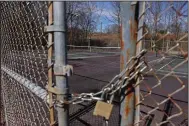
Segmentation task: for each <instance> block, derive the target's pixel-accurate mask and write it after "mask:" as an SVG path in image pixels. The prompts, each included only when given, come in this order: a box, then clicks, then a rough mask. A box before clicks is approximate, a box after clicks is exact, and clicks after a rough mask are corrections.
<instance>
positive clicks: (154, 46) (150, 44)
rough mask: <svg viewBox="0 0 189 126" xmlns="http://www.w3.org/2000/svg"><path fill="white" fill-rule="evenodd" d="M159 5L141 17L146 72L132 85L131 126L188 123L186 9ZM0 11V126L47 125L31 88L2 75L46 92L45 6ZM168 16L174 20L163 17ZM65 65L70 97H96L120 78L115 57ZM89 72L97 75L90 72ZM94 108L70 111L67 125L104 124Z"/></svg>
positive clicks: (12, 5)
mask: <svg viewBox="0 0 189 126" xmlns="http://www.w3.org/2000/svg"><path fill="white" fill-rule="evenodd" d="M164 3H166V4H164V5H163V6H162V8H156V7H154V6H155V5H158V4H159V3H158V2H146V8H145V12H144V15H142V16H144V17H145V29H144V31H146V30H147V32H145V33H147V34H145V33H144V34H145V35H144V36H143V37H142V40H143V44H142V45H143V48H145V49H147V50H148V54H147V55H146V61H147V62H148V67H147V68H146V69H145V73H144V78H143V80H142V81H140V83H137V84H136V85H135V86H139V85H140V104H137V105H136V106H138V105H140V114H139V115H137V116H140V120H139V121H137V122H136V124H139V125H164V124H167V125H180V126H184V125H187V122H188V119H187V117H188V113H187V111H188V100H187V94H188V85H187V79H188V78H187V75H188V73H187V71H186V70H187V67H188V66H187V62H188V53H187V51H188V48H187V45H188V42H187V39H188V31H184V30H183V29H184V28H185V27H186V28H187V27H188V24H187V16H185V13H186V11H185V10H188V6H187V2H180V4H179V5H177V3H175V2H164ZM158 7H160V6H158ZM0 9H1V19H0V21H1V91H2V92H1V99H2V100H1V102H0V103H1V124H2V125H5V123H7V124H8V125H10V126H11V125H21V126H26V125H32V126H40V125H41V126H44V125H45V126H46V125H50V122H49V111H48V109H49V107H48V105H47V104H46V103H45V102H44V99H40V98H39V97H37V96H36V95H35V94H34V92H33V91H32V90H31V89H34V88H33V87H31V88H28V87H25V86H24V84H23V83H26V82H23V83H20V82H18V80H16V79H15V78H12V76H16V75H15V74H12V75H10V72H8V73H7V71H5V70H4V69H5V68H6V69H9V71H14V72H15V73H17V74H19V76H22V78H26V79H28V80H30V81H31V82H32V83H33V84H35V86H39V87H41V88H42V89H45V86H46V85H47V80H48V77H47V70H48V69H47V67H48V65H47V39H48V38H47V34H44V31H43V28H44V26H46V25H47V17H48V5H47V2H0ZM154 9H155V10H154ZM169 14H172V16H173V17H166V16H165V15H169ZM164 18H165V19H164ZM163 20H166V23H165V22H163ZM175 22H176V24H175ZM164 23H165V24H164ZM162 24H164V25H166V29H164V27H163V28H162ZM181 27H182V28H181ZM105 59H106V60H105ZM98 61H100V62H98ZM117 61H118V62H117ZM69 63H71V64H72V65H75V69H74V71H75V73H74V76H73V77H72V78H70V87H71V92H78V93H82V92H86V91H88V92H95V91H98V90H100V89H101V88H102V87H103V86H104V85H105V84H107V83H108V80H110V79H111V77H113V75H115V74H117V73H118V72H119V67H117V66H119V57H117V56H112V57H103V58H102V57H99V58H95V60H94V59H86V60H84V61H73V60H72V61H69ZM94 67H95V68H96V69H91V68H94ZM83 71H85V72H83ZM104 72H107V74H106V75H105V74H104ZM109 75H111V76H109ZM80 84H82V88H81V85H80ZM88 84H90V86H88ZM170 87H171V88H170ZM94 105H95V103H83V104H79V105H70V124H71V125H73V126H75V125H89V124H92V125H102V124H103V122H104V120H103V118H101V117H96V116H93V115H92V112H93V109H94ZM56 120H57V119H56ZM118 122H119V105H115V106H114V109H113V112H112V115H111V117H110V120H109V125H114V126H115V125H118Z"/></svg>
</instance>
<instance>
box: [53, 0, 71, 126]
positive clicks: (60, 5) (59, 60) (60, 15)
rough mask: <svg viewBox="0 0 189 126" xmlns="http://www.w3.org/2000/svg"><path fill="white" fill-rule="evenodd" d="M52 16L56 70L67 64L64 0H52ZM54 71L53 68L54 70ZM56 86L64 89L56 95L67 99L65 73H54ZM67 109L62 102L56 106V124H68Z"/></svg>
mask: <svg viewBox="0 0 189 126" xmlns="http://www.w3.org/2000/svg"><path fill="white" fill-rule="evenodd" d="M53 16H54V25H53V26H54V47H55V67H56V69H57V70H60V69H62V68H63V67H64V66H66V65H67V49H66V36H65V29H66V25H65V24H66V22H65V19H66V18H65V17H66V2H57V1H54V2H53ZM54 71H55V70H54ZM55 79H56V86H57V88H59V89H61V90H63V91H64V93H63V95H58V96H57V98H58V99H60V100H64V99H67V96H68V95H67V94H68V78H67V75H63V76H62V75H58V74H55ZM68 109H69V106H68V105H66V104H64V106H63V107H58V106H57V112H58V125H59V126H68V125H69V124H68V114H69V113H68Z"/></svg>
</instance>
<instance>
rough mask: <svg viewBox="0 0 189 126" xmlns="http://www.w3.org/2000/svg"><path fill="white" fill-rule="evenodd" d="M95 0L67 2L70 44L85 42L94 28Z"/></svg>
mask: <svg viewBox="0 0 189 126" xmlns="http://www.w3.org/2000/svg"><path fill="white" fill-rule="evenodd" d="M95 11H97V7H96V3H95V2H67V27H68V31H69V42H70V43H71V44H85V42H86V41H87V38H88V36H90V34H91V33H92V32H93V31H94V29H95V28H96V21H95V19H96V17H95V16H96V14H95Z"/></svg>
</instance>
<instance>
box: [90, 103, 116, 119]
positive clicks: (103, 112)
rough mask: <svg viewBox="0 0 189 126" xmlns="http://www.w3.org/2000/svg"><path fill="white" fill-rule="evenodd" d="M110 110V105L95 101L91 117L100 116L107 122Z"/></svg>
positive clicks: (111, 106)
mask: <svg viewBox="0 0 189 126" xmlns="http://www.w3.org/2000/svg"><path fill="white" fill-rule="evenodd" d="M112 108H113V105H112V104H109V103H106V102H103V101H97V103H96V106H95V109H94V112H93V115H96V116H102V117H104V118H105V119H107V120H108V119H109V118H110V115H111V112H112Z"/></svg>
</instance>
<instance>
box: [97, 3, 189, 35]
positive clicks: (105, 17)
mask: <svg viewBox="0 0 189 126" xmlns="http://www.w3.org/2000/svg"><path fill="white" fill-rule="evenodd" d="M95 3H96V5H97V8H98V11H97V12H96V14H97V15H100V16H99V18H97V19H96V22H97V31H98V32H100V31H101V23H102V31H103V30H104V29H105V28H106V27H107V26H108V25H111V24H113V22H112V21H110V20H111V19H112V14H111V13H112V12H113V9H112V6H111V2H108V1H106V2H95ZM174 3H176V2H174ZM169 4H170V3H169ZM164 5H165V6H164ZM166 7H167V6H166V2H165V3H164V4H163V10H164V9H166ZM177 9H178V8H177ZM187 9H188V4H186V5H185V6H184V7H183V9H182V10H183V11H184V10H187ZM172 11H173V10H172ZM187 12H188V11H186V13H187ZM186 13H185V14H186ZM186 22H187V21H186Z"/></svg>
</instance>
